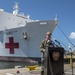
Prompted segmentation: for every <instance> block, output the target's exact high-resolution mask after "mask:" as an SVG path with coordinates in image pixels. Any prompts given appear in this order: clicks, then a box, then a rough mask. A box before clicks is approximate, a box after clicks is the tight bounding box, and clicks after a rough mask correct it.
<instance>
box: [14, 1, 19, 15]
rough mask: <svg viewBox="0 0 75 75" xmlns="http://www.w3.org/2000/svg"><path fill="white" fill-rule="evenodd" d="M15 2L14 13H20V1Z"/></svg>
mask: <svg viewBox="0 0 75 75" xmlns="http://www.w3.org/2000/svg"><path fill="white" fill-rule="evenodd" d="M14 3H15V5H14V7H13V9H14V11H13V14H15V15H17V14H18V10H19V9H18V4H19V3H18V2H14Z"/></svg>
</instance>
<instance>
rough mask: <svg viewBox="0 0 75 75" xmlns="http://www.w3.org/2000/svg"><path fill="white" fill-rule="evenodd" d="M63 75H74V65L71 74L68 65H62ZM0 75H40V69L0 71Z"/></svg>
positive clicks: (74, 64)
mask: <svg viewBox="0 0 75 75" xmlns="http://www.w3.org/2000/svg"><path fill="white" fill-rule="evenodd" d="M64 72H65V74H64V75H75V63H73V74H72V68H70V64H64ZM0 75H41V67H40V66H38V67H36V68H35V70H30V69H29V68H26V67H24V68H13V69H1V70H0Z"/></svg>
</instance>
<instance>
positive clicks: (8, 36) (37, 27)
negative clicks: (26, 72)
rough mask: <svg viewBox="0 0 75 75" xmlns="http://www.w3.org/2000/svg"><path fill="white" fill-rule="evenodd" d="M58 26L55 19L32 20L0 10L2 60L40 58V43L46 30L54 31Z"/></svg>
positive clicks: (0, 53)
mask: <svg viewBox="0 0 75 75" xmlns="http://www.w3.org/2000/svg"><path fill="white" fill-rule="evenodd" d="M56 26H57V21H55V20H47V21H32V20H30V19H28V20H27V19H26V18H23V17H20V16H15V15H13V14H9V13H6V12H3V11H0V60H4V61H25V62H26V61H28V62H32V60H30V58H31V59H35V60H37V59H38V60H39V58H40V56H41V52H40V43H41V41H42V40H43V39H44V38H45V34H46V32H47V31H50V32H51V33H53V31H54V29H55V28H56ZM25 36H26V39H25ZM36 58H37V59H36Z"/></svg>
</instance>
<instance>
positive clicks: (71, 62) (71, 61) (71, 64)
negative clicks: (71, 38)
mask: <svg viewBox="0 0 75 75" xmlns="http://www.w3.org/2000/svg"><path fill="white" fill-rule="evenodd" d="M69 49H70V51H71V57H70V67H71V68H72V75H73V58H72V48H71V46H69Z"/></svg>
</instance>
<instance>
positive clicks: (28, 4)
mask: <svg viewBox="0 0 75 75" xmlns="http://www.w3.org/2000/svg"><path fill="white" fill-rule="evenodd" d="M14 2H18V4H19V13H20V12H23V13H24V14H25V15H30V18H31V19H34V20H54V19H55V17H56V14H57V15H58V22H59V26H60V28H61V29H62V31H63V32H64V33H65V35H66V37H67V38H68V39H69V40H70V41H71V43H72V44H73V45H75V0H0V8H1V9H4V11H6V12H9V13H12V12H13V6H14ZM62 31H61V30H60V29H59V27H58V26H57V27H56V29H55V30H54V32H53V34H52V37H53V38H55V39H57V40H58V41H59V42H61V43H63V44H64V45H65V46H67V47H69V45H70V46H71V47H72V49H73V50H74V49H75V48H74V47H73V46H72V45H71V44H70V42H69V41H68V40H67V39H66V37H65V36H64V35H63V33H62Z"/></svg>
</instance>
